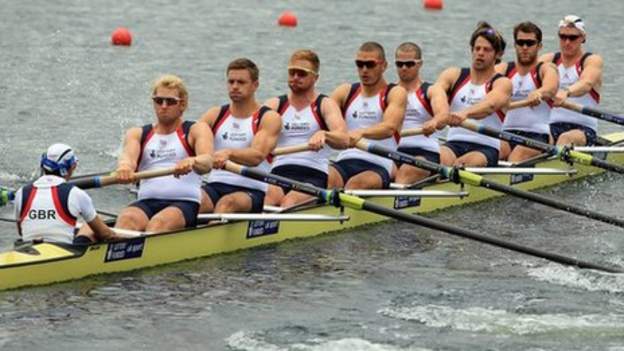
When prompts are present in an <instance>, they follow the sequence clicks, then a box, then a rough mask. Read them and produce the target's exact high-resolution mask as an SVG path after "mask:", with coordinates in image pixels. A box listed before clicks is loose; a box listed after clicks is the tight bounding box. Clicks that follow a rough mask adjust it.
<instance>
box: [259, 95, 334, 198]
mask: <svg viewBox="0 0 624 351" xmlns="http://www.w3.org/2000/svg"><path fill="white" fill-rule="evenodd" d="M326 98H327V96H325V95H322V94H321V95H319V96H318V97H317V98H316V99H315V101H314V102H313V103H312V104H310V105H309V106H307V107H306V108H304V109H302V110H299V111H297V110H296V109H295V108H294V107H293V106H291V105H290V104H289V102H288V96H287V95H282V96H280V97H279V105H278V108H277V112H278V113H279V114H280V115H281V116H282V125H283V127H282V131H281V133H280V136H279V139H278V141H277V147H285V146H292V145H300V144H307V143H308V140H310V138H311V137H312V136H313V135H314V134H315V133H317V132H318V131H321V130H328V128H327V125H326V124H325V119H324V118H323V113H322V112H321V104H322V101H323V99H326ZM328 172H329V150H328V149H326V148H322V149H320V150H319V151H318V152H317V151H304V152H297V153H293V154H289V155H280V156H276V157H275V158H274V159H273V163H272V169H271V173H273V174H276V175H279V176H283V177H287V178H291V179H294V180H297V181H300V182H304V183H310V184H312V185H314V186H317V187H320V188H323V189H325V188H327V177H328ZM282 189H283V191H284V194H287V193H288V192H289V191H290V189H287V188H285V187H282Z"/></svg>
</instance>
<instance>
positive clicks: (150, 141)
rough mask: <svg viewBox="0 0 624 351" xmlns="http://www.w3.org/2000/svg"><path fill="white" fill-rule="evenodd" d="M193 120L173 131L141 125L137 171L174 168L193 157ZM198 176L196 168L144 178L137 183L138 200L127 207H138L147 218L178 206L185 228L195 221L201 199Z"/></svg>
mask: <svg viewBox="0 0 624 351" xmlns="http://www.w3.org/2000/svg"><path fill="white" fill-rule="evenodd" d="M194 123H195V122H191V121H185V122H183V123H182V124H181V125H180V126H179V127H178V128H177V129H176V131H175V132H173V133H169V134H157V133H155V130H154V126H153V125H151V124H148V125H145V126H143V130H142V133H141V152H140V154H139V162H138V167H137V171H147V170H151V169H162V168H171V167H174V166H175V165H176V164H177V163H178V162H179V161H181V160H183V159H185V158H188V157H191V156H195V152H194V151H193V149H191V147H190V145H189V143H188V136H189V133H190V129H191V127H192V126H193V124H194ZM200 186H201V177H200V175H199V174H197V173H195V171H191V172H190V173H188V174H185V175H181V176H179V177H174V176H173V175H170V176H164V177H157V178H152V179H143V180H141V182H140V183H139V193H138V201H135V202H133V203H131V204H130V206H133V207H138V208H140V209H141V210H142V211H143V212H144V213H145V214H146V215H147V217H148V218H152V217H153V216H154V215H155V214H157V213H158V212H160V211H161V210H163V209H165V208H166V207H169V206H172V207H176V208H178V209H180V210H181V211H182V213H183V215H184V220H185V222H186V226H187V227H193V226H195V224H196V223H197V213H198V211H199V204H200V201H201V189H200Z"/></svg>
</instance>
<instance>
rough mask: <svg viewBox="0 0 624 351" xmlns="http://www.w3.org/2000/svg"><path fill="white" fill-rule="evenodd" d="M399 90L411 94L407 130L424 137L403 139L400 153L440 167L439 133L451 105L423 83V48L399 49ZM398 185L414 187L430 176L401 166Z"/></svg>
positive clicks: (407, 45) (436, 88)
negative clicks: (415, 129)
mask: <svg viewBox="0 0 624 351" xmlns="http://www.w3.org/2000/svg"><path fill="white" fill-rule="evenodd" d="M394 58H395V65H396V70H397V76H398V77H399V86H402V87H403V88H405V90H406V91H407V108H406V109H405V120H404V121H403V130H405V129H412V128H422V135H412V136H404V137H401V141H400V142H399V148H398V151H400V152H404V153H407V154H410V155H412V156H414V157H416V158H421V159H426V160H428V161H431V162H435V163H440V144H439V143H438V136H439V133H438V130H441V129H443V128H444V127H445V126H446V120H447V118H448V112H449V108H448V102H447V101H446V94H445V93H444V90H442V89H441V88H440V87H439V86H437V85H433V84H431V83H429V82H426V81H422V80H421V78H420V74H419V73H420V68H421V67H422V64H423V59H422V51H421V49H420V47H419V46H418V45H417V44H415V43H412V42H405V43H402V44H401V45H399V46H398V47H397V49H396V51H395V53H394ZM398 167H399V168H398V171H397V175H396V178H395V182H397V183H401V184H411V183H414V182H416V181H418V180H420V179H422V178H425V177H427V176H428V175H429V172H428V171H426V170H424V169H420V168H416V167H413V166H410V165H408V164H400V165H398Z"/></svg>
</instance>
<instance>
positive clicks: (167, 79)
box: [152, 74, 188, 101]
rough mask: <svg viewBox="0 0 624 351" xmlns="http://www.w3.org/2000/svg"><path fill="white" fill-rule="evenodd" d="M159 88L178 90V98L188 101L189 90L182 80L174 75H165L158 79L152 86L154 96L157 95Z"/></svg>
mask: <svg viewBox="0 0 624 351" xmlns="http://www.w3.org/2000/svg"><path fill="white" fill-rule="evenodd" d="M158 88H167V89H176V90H177V91H178V97H179V98H180V99H182V100H184V101H186V100H188V90H186V85H185V84H184V81H182V78H180V77H178V76H176V75H173V74H165V75H163V76H161V77H160V78H158V79H157V80H156V81H155V82H154V84H153V85H152V95H155V94H156V90H158Z"/></svg>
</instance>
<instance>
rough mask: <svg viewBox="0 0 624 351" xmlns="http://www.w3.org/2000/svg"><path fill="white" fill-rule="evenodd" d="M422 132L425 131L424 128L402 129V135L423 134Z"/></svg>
mask: <svg viewBox="0 0 624 351" xmlns="http://www.w3.org/2000/svg"><path fill="white" fill-rule="evenodd" d="M422 133H423V130H422V128H409V129H403V130H402V131H401V136H402V137H408V136H413V135H421V134H422Z"/></svg>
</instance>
